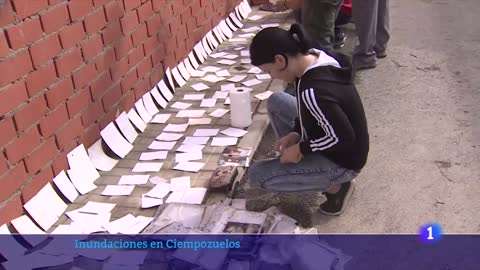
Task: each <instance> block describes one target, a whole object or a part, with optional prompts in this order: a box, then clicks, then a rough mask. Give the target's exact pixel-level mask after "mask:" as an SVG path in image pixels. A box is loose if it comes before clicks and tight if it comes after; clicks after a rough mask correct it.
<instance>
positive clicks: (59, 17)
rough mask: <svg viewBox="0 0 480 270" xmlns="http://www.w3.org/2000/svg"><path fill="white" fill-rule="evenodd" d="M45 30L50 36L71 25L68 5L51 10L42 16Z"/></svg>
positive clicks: (41, 19)
mask: <svg viewBox="0 0 480 270" xmlns="http://www.w3.org/2000/svg"><path fill="white" fill-rule="evenodd" d="M40 21H41V22H42V26H43V30H44V31H45V33H47V34H50V33H53V32H56V31H57V30H59V29H60V28H62V27H63V26H65V25H68V24H69V23H70V16H69V15H68V9H67V5H61V6H59V7H57V8H54V9H52V10H49V11H48V12H46V13H45V14H42V15H40Z"/></svg>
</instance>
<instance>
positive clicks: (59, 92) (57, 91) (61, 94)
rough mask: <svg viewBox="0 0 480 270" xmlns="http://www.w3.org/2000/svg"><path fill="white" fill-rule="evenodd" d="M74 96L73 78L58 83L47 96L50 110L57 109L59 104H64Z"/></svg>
mask: <svg viewBox="0 0 480 270" xmlns="http://www.w3.org/2000/svg"><path fill="white" fill-rule="evenodd" d="M72 95H73V82H72V78H71V77H68V78H67V79H65V80H63V81H60V82H58V83H57V84H56V85H54V86H52V87H50V90H48V92H47V93H46V94H45V97H46V98H47V104H48V107H49V108H50V109H53V108H55V107H57V105H58V104H60V103H64V102H65V101H66V100H67V99H68V98H69V97H70V96H72Z"/></svg>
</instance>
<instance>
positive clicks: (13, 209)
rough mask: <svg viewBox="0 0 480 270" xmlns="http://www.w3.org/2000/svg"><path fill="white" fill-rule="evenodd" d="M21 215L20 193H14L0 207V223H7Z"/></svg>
mask: <svg viewBox="0 0 480 270" xmlns="http://www.w3.org/2000/svg"><path fill="white" fill-rule="evenodd" d="M21 215H23V207H22V201H21V200H20V195H16V196H14V197H12V198H11V199H10V200H9V201H8V202H7V203H6V204H5V205H4V206H3V207H2V208H0V224H7V223H9V222H10V221H11V220H14V219H16V218H18V217H20V216H21Z"/></svg>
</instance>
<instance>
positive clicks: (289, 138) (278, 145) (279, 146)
mask: <svg viewBox="0 0 480 270" xmlns="http://www.w3.org/2000/svg"><path fill="white" fill-rule="evenodd" d="M299 141H300V135H298V133H296V132H290V133H288V135H286V136H284V137H282V138H280V139H278V140H277V141H276V142H275V146H274V147H275V150H276V151H278V152H279V153H280V154H282V153H283V150H285V149H287V148H288V147H290V146H292V145H294V144H296V143H298V142H299Z"/></svg>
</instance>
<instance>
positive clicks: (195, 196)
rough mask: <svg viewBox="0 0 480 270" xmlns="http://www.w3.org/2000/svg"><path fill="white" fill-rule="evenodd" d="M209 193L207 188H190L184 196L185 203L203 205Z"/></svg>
mask: <svg viewBox="0 0 480 270" xmlns="http://www.w3.org/2000/svg"><path fill="white" fill-rule="evenodd" d="M206 193H207V189H206V188H190V189H187V190H186V191H185V194H184V195H183V200H182V202H183V203H188V204H201V203H202V202H203V199H204V198H205V194H206Z"/></svg>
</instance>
